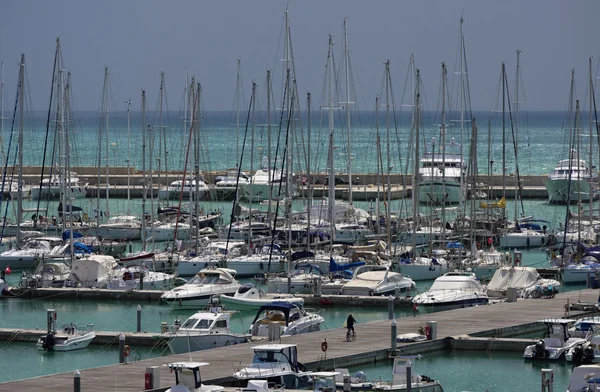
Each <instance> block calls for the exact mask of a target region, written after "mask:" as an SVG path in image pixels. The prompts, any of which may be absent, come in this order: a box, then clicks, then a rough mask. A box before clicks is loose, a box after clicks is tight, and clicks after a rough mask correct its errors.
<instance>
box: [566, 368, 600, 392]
mask: <svg viewBox="0 0 600 392" xmlns="http://www.w3.org/2000/svg"><path fill="white" fill-rule="evenodd" d="M598 390H600V365H581V366H577V367H575V368H573V370H572V371H571V381H569V386H568V387H567V392H584V391H589V392H597V391H598Z"/></svg>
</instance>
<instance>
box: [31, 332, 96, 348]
mask: <svg viewBox="0 0 600 392" xmlns="http://www.w3.org/2000/svg"><path fill="white" fill-rule="evenodd" d="M95 337H96V334H95V333H94V332H88V333H86V334H84V335H79V336H68V337H64V336H61V335H59V336H57V337H56V338H55V339H56V344H55V345H54V347H53V348H52V350H51V351H73V350H80V349H82V348H86V347H87V346H89V345H90V343H91V342H92V340H94V338H95ZM36 346H37V348H38V350H45V349H44V347H43V341H42V339H41V338H40V339H39V340H38V342H37V344H36Z"/></svg>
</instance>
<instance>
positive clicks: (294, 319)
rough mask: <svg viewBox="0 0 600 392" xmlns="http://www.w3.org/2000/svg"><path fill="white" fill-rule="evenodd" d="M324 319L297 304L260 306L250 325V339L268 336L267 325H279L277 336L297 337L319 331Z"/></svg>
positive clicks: (280, 303)
mask: <svg viewBox="0 0 600 392" xmlns="http://www.w3.org/2000/svg"><path fill="white" fill-rule="evenodd" d="M324 322H325V319H323V317H322V316H321V315H320V314H317V313H314V312H307V311H306V310H305V309H304V306H302V305H301V304H299V303H290V302H283V301H281V302H271V303H268V304H265V305H262V306H261V307H260V308H259V309H258V312H256V317H254V321H252V324H251V325H250V329H249V333H250V334H251V335H252V338H258V337H263V338H266V337H268V336H269V325H271V324H273V323H275V324H279V332H280V334H279V336H284V335H298V334H301V333H307V332H314V331H320V330H321V325H322V324H323V323H324Z"/></svg>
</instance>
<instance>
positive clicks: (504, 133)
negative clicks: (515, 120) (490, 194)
mask: <svg viewBox="0 0 600 392" xmlns="http://www.w3.org/2000/svg"><path fill="white" fill-rule="evenodd" d="M505 76H506V67H505V65H504V63H502V198H505V197H506V86H505V84H504V80H505ZM502 216H506V210H505V209H504V208H503V209H502Z"/></svg>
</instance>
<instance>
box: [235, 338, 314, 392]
mask: <svg viewBox="0 0 600 392" xmlns="http://www.w3.org/2000/svg"><path fill="white" fill-rule="evenodd" d="M252 349H253V350H254V358H253V359H252V363H251V364H250V365H248V366H245V367H240V368H239V369H238V370H237V371H236V372H235V373H233V377H234V378H235V379H236V380H237V381H238V383H239V384H240V385H245V384H246V382H248V381H249V380H257V379H258V380H267V382H274V383H276V384H278V385H285V386H286V388H290V389H300V388H305V387H306V386H308V383H309V381H310V375H311V372H308V371H306V369H305V367H304V365H302V364H301V363H300V362H298V347H297V346H296V345H295V344H264V345H260V346H255V347H252Z"/></svg>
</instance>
